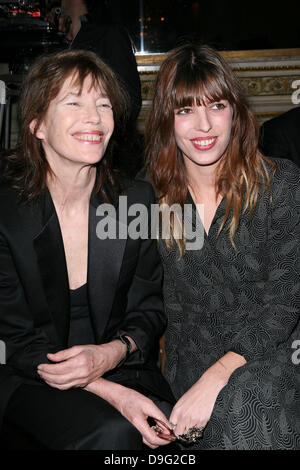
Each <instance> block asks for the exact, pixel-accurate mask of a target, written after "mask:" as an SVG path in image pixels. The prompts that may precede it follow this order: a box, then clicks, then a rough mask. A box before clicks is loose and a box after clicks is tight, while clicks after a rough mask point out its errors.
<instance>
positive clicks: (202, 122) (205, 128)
mask: <svg viewBox="0 0 300 470" xmlns="http://www.w3.org/2000/svg"><path fill="white" fill-rule="evenodd" d="M195 127H196V129H197V130H200V131H202V132H209V131H210V130H211V128H212V122H211V117H210V115H209V110H208V109H207V107H206V106H197V112H196V113H195Z"/></svg>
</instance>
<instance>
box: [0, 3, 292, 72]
mask: <svg viewBox="0 0 300 470" xmlns="http://www.w3.org/2000/svg"><path fill="white" fill-rule="evenodd" d="M8 1H9V0H0V62H9V70H10V71H12V72H13V73H20V71H22V70H23V69H26V67H27V65H28V63H29V62H30V61H31V60H32V59H33V58H34V57H35V56H37V55H39V54H41V53H43V52H51V51H53V50H57V49H61V48H65V47H68V43H67V42H66V41H65V40H64V35H63V34H62V33H59V32H58V31H57V30H55V28H53V27H50V28H49V27H47V25H48V23H47V22H46V21H44V18H45V14H46V11H47V9H49V8H50V7H51V5H52V4H53V3H54V0H40V1H35V0H13V1H12V2H10V5H12V4H15V5H18V4H19V5H20V3H21V4H22V2H23V4H26V5H28V4H32V5H35V6H37V7H40V9H41V16H40V18H32V17H29V16H28V15H27V17H25V16H26V15H25V16H23V17H22V15H21V16H20V15H18V16H17V17H14V18H12V17H11V16H9V17H8V16H7V10H6V11H5V10H4V5H7V2H8ZM98 1H99V2H101V1H104V2H106V4H107V6H108V8H109V11H110V14H111V19H112V20H113V21H114V22H117V23H121V24H123V25H124V26H125V27H126V28H127V30H128V32H129V33H130V35H131V38H132V40H133V43H134V45H135V48H136V52H141V53H143V52H145V53H146V52H150V53H159V52H167V51H168V50H170V49H171V48H172V47H174V46H176V45H178V44H180V43H181V42H184V41H186V40H198V41H200V42H202V43H205V44H209V45H211V46H213V47H215V48H216V49H218V50H253V49H285V48H298V47H300V0H298V1H289V0H288V1H285V2H281V3H277V2H275V1H273V2H266V1H258V0H247V1H240V2H233V1H227V2H225V1H223V2H218V1H216V0H205V1H203V0H98ZM55 3H56V4H58V5H59V3H60V2H59V1H57V2H55Z"/></svg>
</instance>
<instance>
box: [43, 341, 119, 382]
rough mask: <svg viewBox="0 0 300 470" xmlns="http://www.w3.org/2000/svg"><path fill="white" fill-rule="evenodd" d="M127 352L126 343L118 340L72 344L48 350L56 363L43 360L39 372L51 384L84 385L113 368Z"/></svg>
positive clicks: (50, 357) (51, 359) (49, 355)
mask: <svg viewBox="0 0 300 470" xmlns="http://www.w3.org/2000/svg"><path fill="white" fill-rule="evenodd" d="M125 355H126V346H125V345H124V344H123V343H122V342H121V341H119V340H114V341H111V342H110V343H106V344H101V345H93V344H90V345H84V346H73V347H71V348H68V349H64V350H62V351H58V352H57V353H55V354H48V355H47V357H48V358H49V359H50V361H52V362H55V363H56V364H40V365H39V366H38V369H37V372H38V374H39V376H40V377H41V378H42V379H43V380H44V381H45V382H46V383H47V384H48V385H50V386H51V387H55V388H58V389H60V390H67V389H69V388H71V387H85V386H86V385H87V384H89V383H90V382H93V381H94V380H96V379H97V378H98V377H101V376H102V375H103V374H104V373H105V372H107V371H109V370H111V369H114V368H115V367H116V366H117V365H118V364H119V362H120V361H121V360H122V359H123V358H124V357H125Z"/></svg>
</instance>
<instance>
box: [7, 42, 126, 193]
mask: <svg viewBox="0 0 300 470" xmlns="http://www.w3.org/2000/svg"><path fill="white" fill-rule="evenodd" d="M88 76H89V77H91V79H92V81H91V86H99V87H100V88H102V89H104V92H105V93H106V94H107V96H108V98H109V99H110V102H111V104H112V109H113V114H114V121H115V129H114V133H113V136H112V138H111V139H110V142H109V144H108V147H107V149H106V152H105V156H104V158H102V160H101V161H100V162H99V163H98V164H97V165H96V166H97V167H99V168H101V171H98V173H97V174H98V177H97V182H96V191H102V192H103V195H104V196H105V197H107V194H106V193H105V186H104V184H103V183H104V182H105V181H109V182H110V184H111V185H112V186H113V188H114V189H116V190H117V192H119V190H120V188H119V184H118V178H116V177H115V172H114V171H113V168H112V155H113V151H114V147H115V146H116V141H117V140H118V138H119V136H120V134H121V132H122V129H123V128H124V126H125V123H126V116H127V110H128V96H127V94H126V92H125V91H124V90H123V89H121V88H120V86H119V84H118V83H117V80H116V78H115V76H114V74H113V72H112V71H111V70H110V68H109V67H108V66H107V65H106V64H105V63H104V62H102V61H101V60H100V59H99V58H98V57H97V55H96V54H94V53H93V52H89V51H81V50H78V51H76V50H67V51H62V52H58V53H54V54H50V55H45V56H41V57H39V58H38V59H37V60H36V62H35V63H34V64H33V65H32V67H31V69H30V70H29V72H28V74H27V76H26V78H25V82H24V84H23V87H22V90H23V91H22V95H21V98H20V102H19V109H20V112H19V114H20V139H19V144H18V146H17V148H16V149H15V150H12V151H8V152H6V155H4V156H3V158H2V162H1V164H2V171H1V179H2V180H4V181H6V182H8V183H9V184H10V185H11V186H12V187H14V188H15V189H17V190H18V192H19V195H20V197H21V199H22V200H23V201H30V200H33V199H35V198H36V197H38V196H40V195H41V193H42V192H43V191H44V189H45V187H46V180H47V175H48V174H49V173H51V169H50V167H49V164H48V162H47V159H46V156H45V154H44V151H43V147H42V144H41V141H40V140H39V139H38V138H37V137H36V135H35V133H36V131H37V129H38V128H39V126H40V124H41V123H42V121H43V119H44V117H45V115H46V112H47V110H48V107H49V104H50V102H51V101H52V100H53V99H54V98H55V97H56V96H57V95H58V93H59V91H60V89H61V87H62V86H63V84H64V82H65V80H66V79H67V78H69V77H72V78H73V82H72V83H73V84H74V86H76V87H78V90H79V93H80V92H81V90H82V87H83V84H84V80H85V79H86V78H87V77H88ZM31 122H35V129H34V132H31V129H30V124H31Z"/></svg>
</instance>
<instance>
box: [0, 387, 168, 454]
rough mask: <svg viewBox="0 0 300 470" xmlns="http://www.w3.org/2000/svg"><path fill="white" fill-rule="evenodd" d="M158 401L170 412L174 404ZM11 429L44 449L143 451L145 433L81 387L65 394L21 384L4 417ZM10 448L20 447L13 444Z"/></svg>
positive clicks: (46, 388) (8, 427)
mask: <svg viewBox="0 0 300 470" xmlns="http://www.w3.org/2000/svg"><path fill="white" fill-rule="evenodd" d="M151 398H152V399H153V397H151ZM155 402H156V404H157V405H158V406H159V407H160V408H161V409H162V410H163V411H164V412H165V413H166V414H168V413H169V412H170V410H171V408H172V406H171V405H170V404H168V403H167V402H160V400H156V399H155ZM11 428H14V429H18V430H20V431H21V432H22V433H24V434H26V435H27V436H30V437H32V439H33V440H34V441H35V442H36V443H38V446H39V447H40V448H41V449H52V450H139V449H142V448H143V444H142V436H141V434H140V433H139V432H138V431H137V429H136V428H135V427H134V426H133V425H132V424H131V423H130V422H129V421H127V420H126V419H125V418H124V417H123V416H122V415H121V414H120V413H119V412H118V411H117V410H116V409H115V408H114V407H112V406H111V405H110V404H109V403H107V402H106V401H105V400H103V399H102V398H100V397H98V396H97V395H95V394H93V393H90V392H87V391H86V390H83V389H80V388H74V389H70V390H66V391H61V390H58V389H55V388H52V387H49V386H47V385H31V384H23V385H21V386H20V387H19V388H18V389H17V390H16V391H15V392H14V394H13V395H12V397H11V399H10V401H9V403H8V406H7V409H6V413H5V417H4V432H5V429H11ZM10 439H13V437H10ZM10 447H12V448H16V447H18V444H17V443H15V444H14V442H11V443H10Z"/></svg>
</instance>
